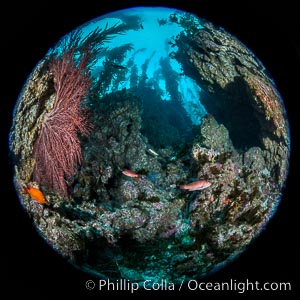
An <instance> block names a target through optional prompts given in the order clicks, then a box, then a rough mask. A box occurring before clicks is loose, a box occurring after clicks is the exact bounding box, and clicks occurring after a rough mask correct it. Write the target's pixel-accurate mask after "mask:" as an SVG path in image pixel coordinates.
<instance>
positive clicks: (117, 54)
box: [107, 43, 134, 63]
mask: <svg viewBox="0 0 300 300" xmlns="http://www.w3.org/2000/svg"><path fill="white" fill-rule="evenodd" d="M133 49H134V48H133V45H132V44H131V43H127V44H124V45H122V46H119V47H114V48H112V49H110V51H109V53H107V57H108V59H109V60H111V61H115V62H118V63H122V62H123V60H124V59H125V57H126V53H127V52H128V51H131V50H133Z"/></svg>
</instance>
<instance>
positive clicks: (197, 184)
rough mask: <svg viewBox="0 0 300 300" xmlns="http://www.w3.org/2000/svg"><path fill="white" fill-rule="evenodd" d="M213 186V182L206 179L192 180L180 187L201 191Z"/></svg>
mask: <svg viewBox="0 0 300 300" xmlns="http://www.w3.org/2000/svg"><path fill="white" fill-rule="evenodd" d="M209 186H211V183H210V182H208V181H206V180H198V181H194V182H191V183H189V184H184V185H181V186H179V188H180V189H182V190H188V191H191V192H192V191H199V190H203V189H206V188H208V187H209Z"/></svg>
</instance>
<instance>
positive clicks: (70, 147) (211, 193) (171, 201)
mask: <svg viewBox="0 0 300 300" xmlns="http://www.w3.org/2000/svg"><path fill="white" fill-rule="evenodd" d="M9 146H10V160H11V164H12V167H13V172H14V178H13V180H14V185H15V189H16V192H17V194H18V196H19V199H20V203H21V205H22V206H23V207H24V210H25V211H26V212H27V213H28V215H29V217H30V218H31V220H32V222H33V223H34V225H35V227H36V229H37V231H38V232H39V234H40V235H41V236H42V237H43V239H45V240H46V241H47V243H48V244H49V245H50V246H51V248H53V249H54V250H55V251H56V252H58V253H59V254H60V255H61V256H62V257H64V258H65V259H66V260H67V261H69V262H70V263H71V264H73V265H74V266H75V267H76V268H79V269H80V270H82V271H83V272H86V273H88V274H92V275H93V276H96V277H98V278H101V279H109V280H110V281H118V280H120V279H126V280H128V281H132V282H137V283H140V284H141V285H142V283H144V282H145V280H148V281H153V282H161V281H162V280H165V281H166V282H172V283H175V284H180V283H181V282H182V281H183V280H190V279H198V278H201V277H203V276H206V275H207V274H210V273H212V272H215V271H217V270H218V269H219V268H221V267H222V266H224V265H225V264H227V263H228V262H230V261H232V260H233V259H235V258H236V257H238V256H239V254H240V253H242V252H243V251H245V250H246V249H247V247H248V246H249V245H251V243H252V242H253V241H254V240H255V238H256V237H257V236H258V235H259V233H260V232H261V231H262V230H263V229H264V228H265V226H266V225H267V223H268V221H269V220H270V218H271V217H272V216H273V215H274V213H275V212H276V209H277V206H278V204H279V203H280V200H281V198H282V191H283V188H284V186H285V181H286V178H287V173H288V167H289V154H290V136H289V125H288V120H287V118H286V113H285V108H284V104H283V101H282V99H281V96H280V94H279V92H278V91H277V89H276V86H275V83H274V82H273V80H272V78H271V77H270V74H269V73H268V71H267V70H266V69H265V67H264V66H263V65H262V63H261V62H260V61H259V59H258V58H257V57H256V56H255V54H254V53H253V52H251V51H250V50H249V49H248V48H247V47H246V46H245V45H244V44H243V43H242V42H240V41H239V40H237V38H236V37H235V36H233V35H231V34H230V33H228V32H226V31H225V29H223V28H220V27H218V26H216V25H214V24H212V23H210V22H209V21H207V20H204V19H200V18H198V17H197V16H196V15H193V14H191V13H188V12H184V11H181V10H177V9H173V8H165V7H134V8H130V9H125V10H121V11H115V12H113V13H109V14H106V15H104V16H101V17H99V18H97V19H94V20H91V21H90V22H88V23H86V24H84V25H82V26H80V27H78V28H76V29H74V30H73V31H72V32H71V33H69V34H67V35H66V36H64V37H62V39H61V40H59V41H58V43H57V44H56V45H54V47H53V48H52V49H50V50H49V51H48V53H46V55H45V57H44V58H43V59H42V60H41V61H39V62H38V63H37V65H36V67H35V68H34V70H33V71H32V73H31V74H30V76H29V77H28V79H27V81H26V83H25V84H24V86H23V89H22V91H21V93H20V95H19V98H18V100H17V102H16V105H15V110H14V116H13V123H12V127H11V132H10V140H9Z"/></svg>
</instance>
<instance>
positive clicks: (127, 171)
mask: <svg viewBox="0 0 300 300" xmlns="http://www.w3.org/2000/svg"><path fill="white" fill-rule="evenodd" d="M122 173H123V174H124V175H126V176H128V177H132V178H140V177H141V175H139V174H136V173H135V172H133V171H131V170H124V171H122Z"/></svg>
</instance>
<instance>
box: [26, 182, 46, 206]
mask: <svg viewBox="0 0 300 300" xmlns="http://www.w3.org/2000/svg"><path fill="white" fill-rule="evenodd" d="M24 193H25V194H28V195H29V196H30V197H31V198H32V199H33V200H35V201H37V202H38V203H40V204H47V201H46V198H45V196H44V194H43V193H42V192H41V191H40V190H39V189H37V188H35V187H33V186H29V187H26V186H24Z"/></svg>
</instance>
